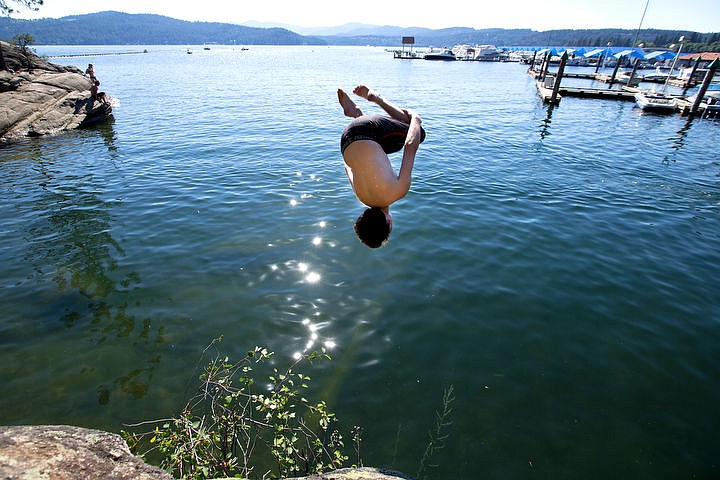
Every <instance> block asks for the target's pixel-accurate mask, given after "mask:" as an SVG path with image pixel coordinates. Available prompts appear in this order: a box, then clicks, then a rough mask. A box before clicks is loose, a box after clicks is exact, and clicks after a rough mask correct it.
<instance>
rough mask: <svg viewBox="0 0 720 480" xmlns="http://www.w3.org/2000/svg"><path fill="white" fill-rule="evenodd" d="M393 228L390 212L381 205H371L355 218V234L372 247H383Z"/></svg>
mask: <svg viewBox="0 0 720 480" xmlns="http://www.w3.org/2000/svg"><path fill="white" fill-rule="evenodd" d="M390 230H392V220H390V214H389V213H388V214H387V215H386V214H385V212H384V211H383V210H382V209H381V208H380V207H370V208H368V209H367V210H365V211H364V212H363V213H362V214H360V216H359V217H358V218H357V220H355V234H357V236H358V238H359V239H360V241H361V242H363V243H364V244H365V245H367V246H368V247H370V248H378V247H381V246H383V245H384V244H385V242H387V240H388V237H389V236H390Z"/></svg>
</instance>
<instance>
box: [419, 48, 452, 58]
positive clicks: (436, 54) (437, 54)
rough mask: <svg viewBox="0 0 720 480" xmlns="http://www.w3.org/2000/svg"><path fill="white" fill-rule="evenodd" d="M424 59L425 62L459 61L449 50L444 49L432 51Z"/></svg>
mask: <svg viewBox="0 0 720 480" xmlns="http://www.w3.org/2000/svg"><path fill="white" fill-rule="evenodd" d="M423 58H424V59H425V60H457V57H456V56H455V54H454V53H453V52H452V50H450V49H449V48H443V49H441V50H433V49H430V51H429V52H427V53H426V54H425V55H424V56H423Z"/></svg>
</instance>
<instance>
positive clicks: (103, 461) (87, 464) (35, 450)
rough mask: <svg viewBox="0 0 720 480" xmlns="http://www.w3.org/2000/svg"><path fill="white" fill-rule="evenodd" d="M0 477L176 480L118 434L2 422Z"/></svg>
mask: <svg viewBox="0 0 720 480" xmlns="http://www.w3.org/2000/svg"><path fill="white" fill-rule="evenodd" d="M0 479H3V480H77V479H82V480H173V478H172V476H171V475H170V474H168V473H167V472H165V471H163V470H161V469H159V468H157V467H153V466H151V465H148V464H146V463H145V462H143V461H142V460H141V459H140V458H139V457H136V456H134V455H133V454H132V453H130V449H129V448H128V446H127V444H126V443H125V441H124V440H123V439H122V438H121V437H120V435H117V434H114V433H108V432H103V431H100V430H91V429H87V428H80V427H70V426H65V425H39V426H19V427H3V426H0ZM217 480H220V479H217ZM223 480H224V479H223ZM228 480H229V479H228ZM288 480H412V479H411V478H410V477H408V476H406V475H404V474H402V473H399V472H394V471H389V470H383V469H377V468H368V467H365V468H344V469H341V470H335V471H333V472H328V473H325V474H323V475H311V476H309V477H302V478H295V479H288Z"/></svg>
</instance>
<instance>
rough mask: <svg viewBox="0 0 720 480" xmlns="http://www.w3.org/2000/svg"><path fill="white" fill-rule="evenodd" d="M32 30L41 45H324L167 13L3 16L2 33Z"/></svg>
mask: <svg viewBox="0 0 720 480" xmlns="http://www.w3.org/2000/svg"><path fill="white" fill-rule="evenodd" d="M23 33H29V34H30V35H32V36H33V37H34V38H35V43H37V44H41V45H185V44H189V45H198V44H203V43H211V42H215V43H221V44H227V45H230V44H233V43H236V44H238V45H306V44H311V45H323V44H325V42H324V41H323V40H320V39H318V38H313V37H304V36H302V35H298V34H297V33H295V32H291V31H289V30H285V29H283V28H252V27H244V26H242V25H233V24H228V23H208V22H186V21H183V20H176V19H173V18H169V17H164V16H161V15H145V14H141V15H131V14H127V13H119V12H101V13H93V14H89V15H74V16H69V17H63V18H59V19H53V18H46V19H40V20H16V19H11V18H7V17H0V39H10V38H12V37H13V36H15V35H17V34H23Z"/></svg>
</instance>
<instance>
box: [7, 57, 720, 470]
mask: <svg viewBox="0 0 720 480" xmlns="http://www.w3.org/2000/svg"><path fill="white" fill-rule="evenodd" d="M143 48H145V47H140V48H135V47H39V48H38V49H37V50H38V53H40V54H65V53H100V52H113V51H115V52H117V51H128V50H142V49H143ZM147 48H148V50H149V53H147V54H140V55H121V56H89V57H79V58H78V57H76V58H56V59H52V60H53V61H55V62H57V63H68V64H75V65H77V66H79V67H81V68H82V69H83V70H84V68H85V67H86V65H87V63H88V62H92V63H94V64H95V72H96V74H97V76H98V78H99V79H100V81H101V82H102V85H101V90H104V91H106V92H108V93H109V94H110V95H111V96H113V97H115V98H116V99H118V100H119V105H117V106H116V107H115V109H114V110H115V121H114V123H112V124H110V125H106V126H102V127H99V128H96V129H91V130H83V131H79V132H75V133H71V134H67V135H63V136H59V137H55V138H47V139H41V140H28V141H25V142H22V143H20V144H15V145H12V146H6V147H2V148H0V179H1V185H2V188H1V189H0V209H1V213H0V242H1V245H2V247H0V312H2V314H1V316H0V381H1V382H2V389H1V391H2V395H0V423H1V424H5V425H19V424H43V423H63V424H75V425H81V426H87V427H94V428H103V429H108V430H112V431H119V430H120V428H123V424H124V423H133V422H138V421H142V420H149V419H156V418H164V417H168V416H170V415H172V414H174V413H175V412H176V411H177V409H178V408H180V407H181V406H182V405H183V404H184V400H185V399H186V398H187V395H188V390H189V385H191V382H192V379H193V376H194V375H196V373H197V372H196V366H197V364H198V360H199V358H200V355H201V353H202V351H203V349H204V348H205V347H206V346H207V345H208V344H209V343H210V342H211V341H212V339H213V338H215V337H218V336H220V335H223V336H224V340H223V342H222V343H221V344H220V349H221V350H222V351H223V353H226V354H228V355H229V356H230V357H231V358H239V357H240V356H242V355H243V353H244V352H246V351H247V350H248V349H251V348H252V347H254V346H255V345H263V346H266V347H267V348H269V349H270V350H273V351H275V352H276V355H277V357H276V362H277V364H278V365H279V366H282V365H286V364H287V363H289V361H290V359H291V357H292V355H293V354H294V353H295V352H298V351H305V350H306V349H316V348H319V347H321V346H322V345H327V346H328V347H329V348H330V352H331V353H332V356H333V359H332V361H330V362H328V363H325V364H322V365H321V366H320V367H318V369H317V370H314V371H313V374H312V376H313V382H314V383H313V384H314V386H315V388H316V391H317V394H318V395H319V396H321V397H323V398H326V399H327V400H328V402H329V404H330V406H331V408H332V409H333V410H334V411H335V412H336V413H337V414H338V416H339V418H340V419H341V421H342V425H343V426H346V427H349V426H351V425H354V424H358V425H361V426H363V428H364V442H363V445H362V457H363V460H364V463H365V464H366V465H374V466H387V467H392V468H395V469H398V470H401V471H404V472H406V473H409V474H414V473H415V472H416V471H417V467H418V464H419V459H420V457H421V456H422V453H423V450H424V449H425V446H426V443H427V440H426V439H427V432H428V430H430V429H431V428H432V427H433V426H434V418H433V417H434V414H435V411H436V410H438V409H439V408H440V407H441V399H442V394H443V391H444V389H446V388H447V387H449V386H450V385H452V386H453V387H454V391H455V397H456V400H455V402H454V403H453V413H452V417H451V420H452V425H451V427H450V428H449V429H448V434H449V438H448V439H447V442H446V446H445V448H444V449H443V450H442V451H441V452H440V454H439V455H438V457H437V458H435V463H437V464H439V466H440V467H439V470H438V472H442V474H441V475H437V478H456V479H479V478H487V479H517V478H552V479H559V478H560V479H562V478H566V479H577V478H613V477H615V478H636V479H637V478H649V479H661V478H662V479H678V478H718V477H720V431H719V430H718V426H719V425H720V361H718V360H719V358H720V356H719V354H720V282H719V279H720V177H719V174H720V155H719V154H718V145H719V144H720V124H718V122H717V121H701V120H695V121H688V120H687V119H686V118H681V117H680V116H679V115H678V116H656V115H649V114H643V113H641V111H640V110H639V109H638V108H636V107H635V106H634V104H633V103H630V102H618V101H607V100H587V99H573V98H566V99H563V100H562V103H561V104H560V106H559V107H558V108H555V109H548V107H546V106H543V105H541V104H540V102H539V100H538V96H537V94H536V91H535V87H534V83H533V80H532V79H531V78H530V77H528V76H527V75H526V74H525V69H526V67H525V66H523V65H519V64H513V63H509V64H500V63H480V62H454V63H443V62H438V63H435V62H427V61H400V60H394V59H393V58H392V54H390V53H387V52H385V51H384V50H383V49H381V48H370V47H368V48H355V47H352V48H342V47H332V48H327V47H251V48H250V50H247V51H242V50H241V49H240V48H239V47H221V46H214V47H213V49H212V50H210V51H204V50H202V48H201V47H195V48H194V53H193V54H192V55H188V54H186V52H185V48H184V47H178V46H172V47H165V46H163V47H153V46H150V47H147ZM358 83H366V84H368V85H370V86H372V87H374V88H376V89H378V90H379V91H380V92H381V93H382V94H384V95H385V96H386V97H387V98H389V99H391V100H395V101H397V103H399V104H401V105H402V106H407V107H409V108H413V109H416V110H417V111H418V112H419V113H420V114H421V115H422V117H423V124H424V127H425V129H426V130H427V133H428V137H427V140H426V142H425V143H424V144H423V145H422V146H421V148H420V150H419V152H418V156H417V160H416V162H415V169H414V182H413V186H412V189H411V191H410V193H409V194H408V196H407V197H405V198H404V199H403V200H401V201H400V202H398V203H397V204H396V205H395V206H394V207H393V211H394V230H393V233H392V236H391V241H390V242H389V244H388V245H386V246H385V247H384V248H382V249H379V250H371V249H368V248H366V247H365V246H363V245H362V244H361V243H360V242H359V241H358V240H357V239H356V237H355V235H354V232H353V228H352V225H353V222H354V219H355V217H356V216H357V215H358V214H359V213H360V212H361V211H362V206H361V205H360V203H359V202H358V201H357V200H356V199H355V197H354V196H353V194H352V191H351V189H350V186H349V184H348V181H347V178H346V176H345V172H344V169H343V166H342V158H341V156H340V152H339V136H340V132H341V131H342V128H343V127H344V125H345V123H346V121H347V119H346V118H345V117H343V116H342V113H341V110H340V108H339V106H338V104H337V100H336V93H335V92H336V89H337V88H338V87H343V88H345V89H348V90H349V89H351V88H352V87H353V86H354V85H356V84H358ZM361 106H362V107H365V106H367V104H361ZM367 110H368V111H371V112H377V111H378V110H376V109H373V108H372V106H369V107H368V108H367ZM393 161H394V162H395V165H398V166H399V161H400V157H399V155H395V156H394V157H393Z"/></svg>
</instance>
